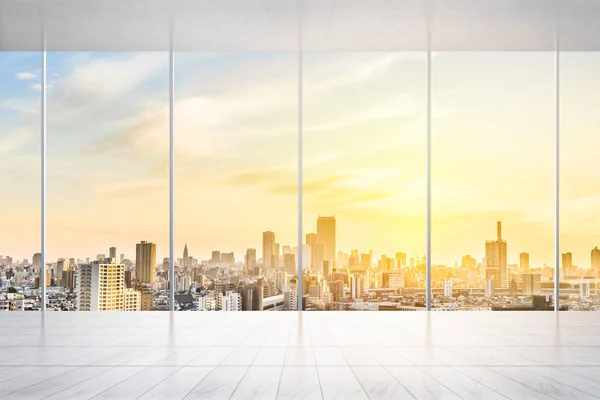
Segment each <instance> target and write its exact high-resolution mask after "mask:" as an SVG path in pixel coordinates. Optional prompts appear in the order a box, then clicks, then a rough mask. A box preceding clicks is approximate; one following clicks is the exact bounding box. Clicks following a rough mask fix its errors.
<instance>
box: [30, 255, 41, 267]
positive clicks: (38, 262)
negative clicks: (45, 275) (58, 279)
mask: <svg viewBox="0 0 600 400" xmlns="http://www.w3.org/2000/svg"><path fill="white" fill-rule="evenodd" d="M32 262H33V266H34V267H35V268H42V253H35V254H34V255H33V261H32Z"/></svg>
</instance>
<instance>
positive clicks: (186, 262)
mask: <svg viewBox="0 0 600 400" xmlns="http://www.w3.org/2000/svg"><path fill="white" fill-rule="evenodd" d="M183 267H184V268H187V267H190V258H189V254H188V248H187V243H186V244H185V246H183Z"/></svg>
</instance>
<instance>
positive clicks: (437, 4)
mask: <svg viewBox="0 0 600 400" xmlns="http://www.w3.org/2000/svg"><path fill="white" fill-rule="evenodd" d="M427 15H429V16H430V17H429V18H427ZM428 27H429V31H430V34H431V49H432V50H433V51H551V50H554V49H555V43H556V32H557V27H559V29H558V32H559V43H560V45H559V46H560V49H561V50H565V51H598V50H600V0H0V50H5V51H35V50H40V49H41V48H42V42H43V40H42V38H43V37H44V35H43V32H44V31H45V37H46V49H47V50H49V51H164V50H169V48H170V41H171V38H172V41H173V48H174V49H175V50H177V51H188V50H189V51H268V52H273V51H298V49H299V48H300V43H301V46H302V49H303V50H304V51H423V50H426V49H427V32H428Z"/></svg>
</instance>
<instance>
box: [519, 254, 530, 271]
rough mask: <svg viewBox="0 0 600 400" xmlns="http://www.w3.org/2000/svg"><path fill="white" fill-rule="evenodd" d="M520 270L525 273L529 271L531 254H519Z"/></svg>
mask: <svg viewBox="0 0 600 400" xmlns="http://www.w3.org/2000/svg"><path fill="white" fill-rule="evenodd" d="M519 268H520V269H522V270H525V271H527V270H528V269H529V253H521V254H519Z"/></svg>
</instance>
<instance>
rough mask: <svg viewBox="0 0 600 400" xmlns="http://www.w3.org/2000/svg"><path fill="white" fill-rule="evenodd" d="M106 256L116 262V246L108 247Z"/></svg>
mask: <svg viewBox="0 0 600 400" xmlns="http://www.w3.org/2000/svg"><path fill="white" fill-rule="evenodd" d="M108 258H110V259H111V262H113V263H116V262H117V248H116V247H111V248H109V249H108Z"/></svg>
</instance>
